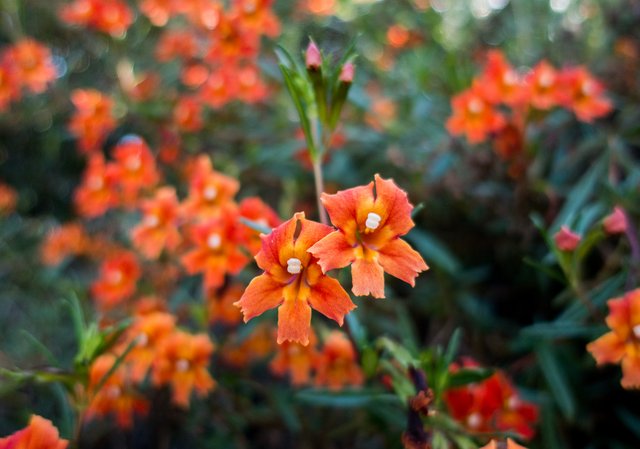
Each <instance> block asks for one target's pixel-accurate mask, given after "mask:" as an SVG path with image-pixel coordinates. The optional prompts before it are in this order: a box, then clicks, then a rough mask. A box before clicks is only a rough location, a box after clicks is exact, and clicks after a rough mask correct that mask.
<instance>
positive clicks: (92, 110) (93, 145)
mask: <svg viewBox="0 0 640 449" xmlns="http://www.w3.org/2000/svg"><path fill="white" fill-rule="evenodd" d="M71 102H72V103H73V105H74V106H75V108H76V111H75V113H74V114H73V115H72V117H71V121H70V122H69V131H70V132H71V134H73V135H74V136H76V137H77V138H78V146H79V149H80V151H81V152H82V153H91V152H96V151H98V150H99V149H100V146H101V145H102V143H103V142H104V139H105V138H106V137H107V135H108V134H109V133H110V132H111V131H113V130H114V128H115V127H116V124H117V123H116V120H115V118H114V117H113V108H114V103H113V100H112V99H111V98H109V97H108V96H106V95H105V94H103V93H101V92H98V91H97V90H93V89H75V90H73V91H72V92H71Z"/></svg>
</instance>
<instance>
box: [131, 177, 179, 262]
mask: <svg viewBox="0 0 640 449" xmlns="http://www.w3.org/2000/svg"><path fill="white" fill-rule="evenodd" d="M141 209H142V222H140V224H138V225H137V226H136V227H135V228H133V229H132V230H131V241H132V242H133V245H134V246H135V247H136V249H137V250H138V251H140V252H141V253H142V254H143V255H144V256H145V257H147V258H149V259H157V258H158V257H159V256H160V254H161V253H162V251H163V250H164V249H166V250H167V251H174V250H175V249H176V248H177V247H178V245H179V244H180V241H181V240H182V238H181V236H180V232H179V231H178V225H179V219H180V205H179V204H178V197H177V196H176V191H175V189H174V188H173V187H161V188H159V189H158V190H157V191H156V194H155V196H154V197H153V198H152V199H149V200H144V201H143V202H142V205H141Z"/></svg>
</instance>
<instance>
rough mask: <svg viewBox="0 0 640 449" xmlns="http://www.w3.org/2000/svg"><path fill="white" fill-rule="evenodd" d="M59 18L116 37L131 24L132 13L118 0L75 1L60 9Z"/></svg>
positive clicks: (124, 31) (123, 32) (122, 33)
mask: <svg viewBox="0 0 640 449" xmlns="http://www.w3.org/2000/svg"><path fill="white" fill-rule="evenodd" d="M60 18H61V19H62V20H63V21H65V22H67V23H69V24H72V25H80V26H86V27H89V28H94V29H96V30H99V31H102V32H105V33H108V34H110V35H112V36H114V37H118V36H122V35H124V34H125V33H126V31H127V29H128V28H129V26H130V25H131V23H132V22H133V12H132V11H131V9H129V7H128V6H127V4H126V3H124V2H122V1H120V0H75V1H74V2H72V3H69V4H67V5H64V6H63V7H62V8H61V9H60Z"/></svg>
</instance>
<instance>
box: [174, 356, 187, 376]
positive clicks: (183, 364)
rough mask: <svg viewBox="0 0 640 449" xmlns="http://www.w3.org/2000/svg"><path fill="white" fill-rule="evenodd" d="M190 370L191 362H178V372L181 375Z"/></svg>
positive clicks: (183, 360) (182, 360) (180, 360)
mask: <svg viewBox="0 0 640 449" xmlns="http://www.w3.org/2000/svg"><path fill="white" fill-rule="evenodd" d="M188 369H189V361H188V360H185V359H179V360H178V361H177V362H176V370H178V372H180V373H184V372H185V371H187V370H188Z"/></svg>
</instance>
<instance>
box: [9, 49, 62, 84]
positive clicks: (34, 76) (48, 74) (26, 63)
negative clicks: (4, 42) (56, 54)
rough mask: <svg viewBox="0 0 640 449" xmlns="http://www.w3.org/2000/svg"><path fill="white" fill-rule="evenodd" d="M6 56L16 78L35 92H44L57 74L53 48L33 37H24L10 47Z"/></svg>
mask: <svg viewBox="0 0 640 449" xmlns="http://www.w3.org/2000/svg"><path fill="white" fill-rule="evenodd" d="M4 58H6V61H8V63H9V64H10V65H11V68H12V70H13V71H14V75H15V77H16V80H18V81H19V82H20V84H21V85H22V86H24V87H26V88H27V89H29V90H30V91H31V92H33V93H42V92H44V91H45V90H46V89H47V85H48V84H49V83H50V82H52V81H53V80H54V79H55V78H56V76H57V71H56V67H55V65H54V64H53V57H52V56H51V50H49V49H48V48H47V47H45V46H44V45H42V44H41V43H39V42H37V41H35V40H33V39H22V40H20V41H18V42H16V43H15V44H14V45H13V46H11V47H9V48H8V49H7V50H6V52H5V54H4Z"/></svg>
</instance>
